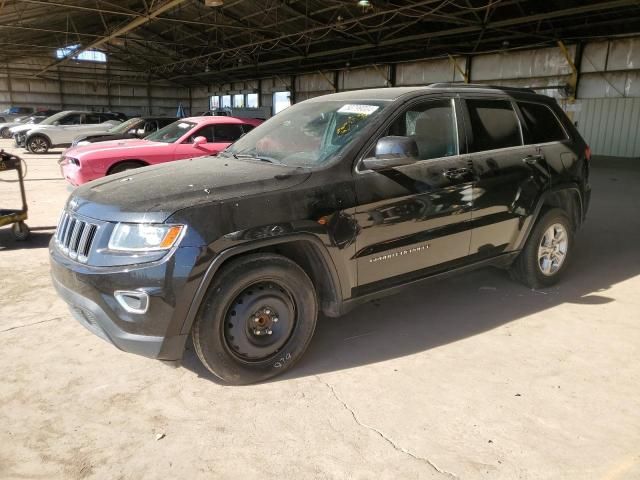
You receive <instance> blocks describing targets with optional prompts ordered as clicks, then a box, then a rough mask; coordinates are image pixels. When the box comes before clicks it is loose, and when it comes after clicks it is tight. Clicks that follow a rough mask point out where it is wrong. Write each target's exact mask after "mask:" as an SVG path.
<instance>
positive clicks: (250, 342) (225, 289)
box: [192, 253, 318, 385]
mask: <svg viewBox="0 0 640 480" xmlns="http://www.w3.org/2000/svg"><path fill="white" fill-rule="evenodd" d="M317 315H318V302H317V298H316V293H315V289H314V287H313V283H312V282H311V280H310V279H309V277H308V276H307V274H306V273H305V272H304V270H302V269H301V268H300V267H299V266H298V265H297V264H296V263H295V262H293V261H291V260H289V259H288V258H286V257H283V256H281V255H275V254H268V253H259V254H250V255H247V256H243V257H240V258H239V259H237V260H232V261H231V262H230V263H229V264H228V265H226V266H224V267H223V269H222V270H221V271H220V272H218V273H217V274H216V276H215V278H214V279H213V281H212V282H211V285H210V286H209V289H208V290H207V293H206V295H205V298H204V299H203V301H202V304H201V306H200V311H199V312H198V316H197V318H196V322H195V324H194V326H193V331H192V337H193V344H194V346H195V350H196V354H197V355H198V358H200V361H201V362H202V363H203V364H204V366H205V367H206V368H207V369H208V370H209V371H211V372H212V373H213V374H214V375H216V376H217V377H219V378H220V379H222V380H224V381H225V382H227V383H229V384H234V385H243V384H249V383H254V382H260V381H263V380H266V379H268V378H270V377H273V376H275V375H278V374H280V373H282V372H284V371H286V370H288V369H289V368H291V366H292V365H293V364H295V363H296V362H297V361H298V360H299V359H300V358H301V357H302V354H303V353H304V352H305V350H306V349H307V346H308V345H309V342H310V341H311V337H312V336H313V332H314V330H315V326H316V318H317Z"/></svg>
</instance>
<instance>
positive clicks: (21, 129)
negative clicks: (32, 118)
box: [9, 123, 36, 134]
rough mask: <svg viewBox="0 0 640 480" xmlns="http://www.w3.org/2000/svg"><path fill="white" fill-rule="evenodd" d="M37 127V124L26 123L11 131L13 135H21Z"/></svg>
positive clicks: (12, 128)
mask: <svg viewBox="0 0 640 480" xmlns="http://www.w3.org/2000/svg"><path fill="white" fill-rule="evenodd" d="M35 126H36V124H34V123H29V124H27V123H25V124H20V125H16V126H15V127H11V128H10V129H9V131H10V132H11V133H14V134H15V133H20V132H26V131H27V130H33V129H34V127H35Z"/></svg>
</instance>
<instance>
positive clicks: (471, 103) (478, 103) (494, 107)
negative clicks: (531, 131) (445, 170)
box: [465, 99, 522, 153]
mask: <svg viewBox="0 0 640 480" xmlns="http://www.w3.org/2000/svg"><path fill="white" fill-rule="evenodd" d="M465 102H466V104H467V110H468V112H469V120H470V122H471V133H472V135H471V138H470V145H469V152H470V153H471V152H482V151H484V150H495V149H498V148H507V147H516V146H519V145H522V136H521V133H520V122H519V121H518V117H517V116H516V112H515V111H514V110H513V107H512V105H511V102H510V101H508V100H481V99H467V100H465Z"/></svg>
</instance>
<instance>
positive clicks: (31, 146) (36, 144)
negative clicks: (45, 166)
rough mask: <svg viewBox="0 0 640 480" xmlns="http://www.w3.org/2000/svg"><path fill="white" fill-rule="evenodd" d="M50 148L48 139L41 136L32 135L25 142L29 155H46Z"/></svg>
mask: <svg viewBox="0 0 640 480" xmlns="http://www.w3.org/2000/svg"><path fill="white" fill-rule="evenodd" d="M50 147H51V144H50V143H49V139H48V138H47V137H44V136H42V135H34V136H33V137H31V138H29V139H28V140H27V150H29V151H30V152H31V153H47V152H48V151H49V148H50Z"/></svg>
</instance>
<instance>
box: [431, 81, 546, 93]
mask: <svg viewBox="0 0 640 480" xmlns="http://www.w3.org/2000/svg"><path fill="white" fill-rule="evenodd" d="M429 87H431V88H484V89H487V90H503V91H505V92H525V93H536V92H535V90H533V89H532V88H527V87H503V86H501V85H485V84H482V83H446V82H440V83H432V84H430V85H429Z"/></svg>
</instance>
